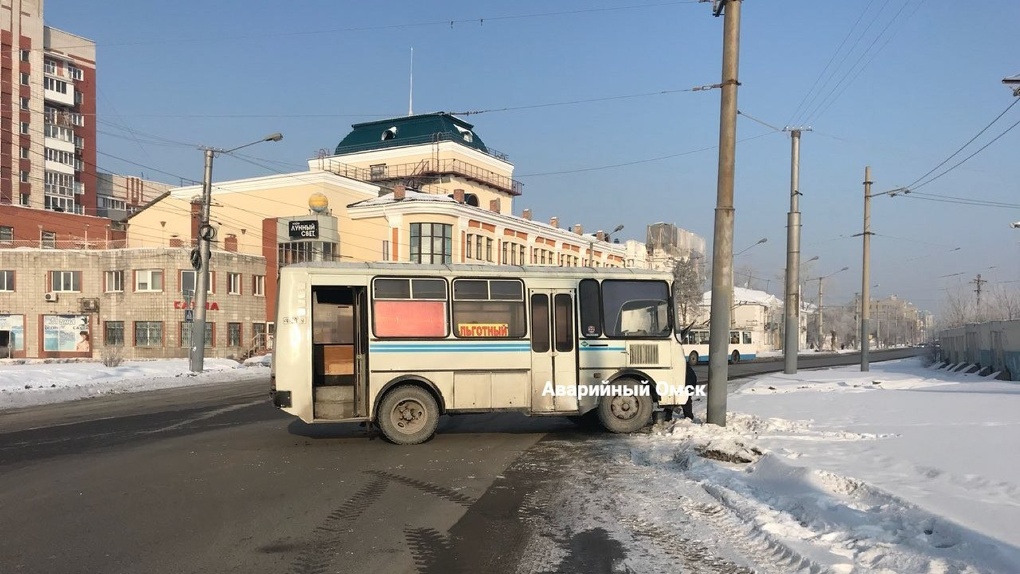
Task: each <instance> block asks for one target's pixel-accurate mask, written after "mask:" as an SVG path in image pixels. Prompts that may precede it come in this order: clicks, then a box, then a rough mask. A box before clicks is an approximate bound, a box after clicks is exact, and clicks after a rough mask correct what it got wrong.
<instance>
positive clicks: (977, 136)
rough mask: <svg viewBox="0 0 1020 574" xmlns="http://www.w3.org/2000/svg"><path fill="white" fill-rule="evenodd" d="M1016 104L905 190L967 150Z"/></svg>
mask: <svg viewBox="0 0 1020 574" xmlns="http://www.w3.org/2000/svg"><path fill="white" fill-rule="evenodd" d="M1017 102H1020V98H1016V99H1014V100H1013V103H1011V104H1009V105H1008V106H1006V109H1004V110H1002V112H1001V113H1000V114H999V115H997V116H995V119H993V120H992V121H990V122H988V125H986V126H985V127H983V128H981V131H979V132H978V133H977V135H975V136H974V137H972V138H970V139H969V140H967V143H965V144H963V145H962V146H960V148H959V149H957V150H956V151H954V152H953V153H952V155H950V156H949V157H947V158H946V159H944V160H942V162H941V163H939V164H938V165H936V166H935V167H933V168H931V169H930V170H928V173H926V174H924V175H922V176H921V177H919V178H917V179H915V180H914V181H912V182H910V184H909V185H907V186H906V188H907V189H911V188H913V187H914V184H916V183H917V182H919V181H921V180H923V179H924V178H926V177H928V176H929V175H931V174H933V173H935V171H936V170H938V168H940V167H942V166H944V165H946V164H947V163H949V160H951V159H953V158H954V157H956V156H957V155H959V153H960V152H962V151H963V150H964V149H966V148H967V146H969V145H970V144H972V143H974V140H976V139H978V138H979V137H981V135H982V134H984V133H985V132H986V131H988V129H989V128H991V127H992V126H993V125H995V122H997V121H999V120H1000V119H1001V118H1002V116H1004V115H1006V113H1007V112H1009V110H1011V109H1013V106H1015V105H1016V104H1017ZM1000 137H1001V136H1000ZM986 147H987V146H986Z"/></svg>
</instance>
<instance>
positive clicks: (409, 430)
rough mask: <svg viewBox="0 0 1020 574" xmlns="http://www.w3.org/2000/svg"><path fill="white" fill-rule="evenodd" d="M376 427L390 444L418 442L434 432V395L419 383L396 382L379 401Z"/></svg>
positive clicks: (437, 410) (437, 418)
mask: <svg viewBox="0 0 1020 574" xmlns="http://www.w3.org/2000/svg"><path fill="white" fill-rule="evenodd" d="M376 418H377V423H378V425H379V430H381V431H382V433H383V436H385V437H386V438H387V440H389V441H390V442H392V443H394V444H420V443H423V442H425V441H427V440H429V439H430V438H432V435H434V434H435V433H436V427H437V426H439V407H438V405H436V399H434V398H433V397H432V395H431V394H430V393H429V392H428V391H426V390H425V389H423V388H421V387H416V386H414V385H400V386H399V387H396V388H394V389H391V390H390V391H389V392H388V393H386V396H385V397H383V400H382V402H380V403H379V413H378V414H377V415H376Z"/></svg>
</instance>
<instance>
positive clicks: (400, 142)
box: [336, 112, 489, 155]
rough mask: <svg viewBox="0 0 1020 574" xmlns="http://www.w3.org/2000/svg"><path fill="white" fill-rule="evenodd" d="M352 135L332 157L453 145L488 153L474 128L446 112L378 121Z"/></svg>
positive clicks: (359, 128) (356, 128)
mask: <svg viewBox="0 0 1020 574" xmlns="http://www.w3.org/2000/svg"><path fill="white" fill-rule="evenodd" d="M351 127H352V128H354V129H353V131H352V132H351V133H349V134H347V136H346V137H345V138H344V139H343V140H342V141H341V142H340V144H339V145H337V146H336V155H342V154H348V153H357V152H362V151H370V150H375V149H383V148H390V147H401V146H410V145H422V144H429V143H433V142H437V141H453V142H457V143H460V144H462V145H465V146H467V147H470V148H474V149H476V150H478V151H481V152H483V153H489V150H488V148H486V147H485V144H484V143H483V142H482V139H481V138H479V137H478V135H477V134H475V133H474V126H473V125H471V124H469V123H467V122H465V121H464V120H462V119H460V118H457V117H455V116H453V115H451V114H448V113H446V112H437V113H434V114H422V115H415V116H406V117H401V118H392V119H388V120H378V121H374V122H366V123H363V124H354V125H353V126H351Z"/></svg>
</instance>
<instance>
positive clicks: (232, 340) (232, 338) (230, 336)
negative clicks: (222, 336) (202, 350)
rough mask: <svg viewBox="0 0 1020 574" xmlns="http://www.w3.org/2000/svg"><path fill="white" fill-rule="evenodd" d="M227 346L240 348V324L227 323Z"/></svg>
mask: <svg viewBox="0 0 1020 574" xmlns="http://www.w3.org/2000/svg"><path fill="white" fill-rule="evenodd" d="M227 346H228V347H240V346H241V324H240V323H227Z"/></svg>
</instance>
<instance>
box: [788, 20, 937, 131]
mask: <svg viewBox="0 0 1020 574" xmlns="http://www.w3.org/2000/svg"><path fill="white" fill-rule="evenodd" d="M909 3H910V0H905V1H904V2H903V4H902V5H900V9H899V10H897V11H896V14H894V15H893V17H892V19H890V20H889V22H888V23H886V25H885V27H884V28H882V31H881V32H879V33H878V35H877V36H875V38H874V40H872V41H871V44H870V45H869V46H868V47H867V49H865V50H864V51H863V52H861V55H860V56H858V58H857V60H856V61H855V62H854V64H853V65H852V66H851V67H850V69H849V70H847V73H846V75H844V76H843V79H842V80H840V82H839V83H838V84H836V85H835V86H834V87H833V88H832V91H830V92H829V94H827V95H826V96H825V98H823V99H822V101H821V103H819V104H818V106H817V108H816V109H815V111H814V112H812V113H810V114H809V115H808V120H807V121H808V122H810V121H812V120H815V119H817V118H818V117H819V116H821V115H822V114H824V113H825V112H826V111H828V109H829V108H830V107H831V106H832V104H834V103H836V100H838V99H839V98H840V96H842V95H843V93H844V92H845V91H846V90H847V88H849V87H850V86H851V85H852V84H853V83H854V81H856V80H857V78H858V76H860V75H861V73H862V72H863V71H864V70H865V68H867V67H868V66H869V65H870V64H871V62H872V61H874V59H875V57H876V56H878V54H879V53H880V52H881V51H882V50H883V49H884V48H885V47H886V45H887V44H889V42H890V41H891V40H892V39H893V38H894V37H895V34H892V35H890V36H889V37H888V38H887V39H886V40H885V42H883V43H882V45H881V46H879V48H878V50H876V51H875V52H874V53H873V54H872V55H871V57H870V58H868V60H867V61H866V62H864V65H863V66H861V67H860V68H859V69H858V70H857V72H856V73H854V68H857V65H858V64H860V62H861V60H863V59H864V58H865V56H867V55H868V53H869V52H870V51H871V49H872V48H874V47H875V44H877V43H878V41H879V40H881V39H882V38H883V37H884V36H885V33H886V32H887V31H888V30H889V28H890V27H891V26H892V25H893V23H895V22H896V20H897V19H899V17H900V14H902V13H903V11H904V10H905V9H906V8H907V5H908V4H909ZM920 6H921V4H920V3H919V4H916V5H915V7H914V11H913V12H911V13H910V15H909V16H907V18H906V20H904V22H906V21H907V20H909V19H910V18H911V17H912V16H913V15H914V13H916V12H917V10H918V8H920ZM850 74H853V76H852V77H851V76H850ZM848 78H849V81H847V79H848ZM844 82H845V85H844ZM840 86H842V89H840ZM836 90H839V91H838V92H836ZM833 93H835V96H833V97H832V98H831V99H830V96H832V94H833Z"/></svg>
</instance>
